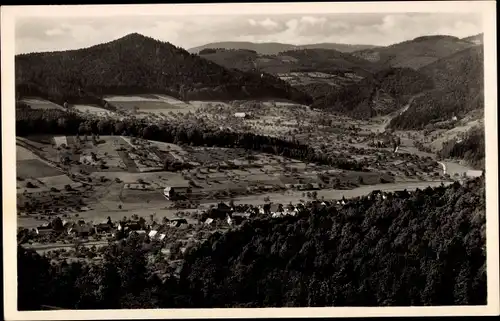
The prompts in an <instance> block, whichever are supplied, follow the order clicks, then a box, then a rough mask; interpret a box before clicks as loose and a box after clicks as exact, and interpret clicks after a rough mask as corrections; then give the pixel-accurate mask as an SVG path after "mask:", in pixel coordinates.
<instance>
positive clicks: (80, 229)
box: [68, 224, 95, 237]
mask: <svg viewBox="0 0 500 321" xmlns="http://www.w3.org/2000/svg"><path fill="white" fill-rule="evenodd" d="M94 231H95V229H94V227H93V226H92V224H82V225H79V224H74V225H73V226H71V227H70V228H69V230H68V234H70V235H74V236H79V237H85V236H89V235H91V234H92V232H94Z"/></svg>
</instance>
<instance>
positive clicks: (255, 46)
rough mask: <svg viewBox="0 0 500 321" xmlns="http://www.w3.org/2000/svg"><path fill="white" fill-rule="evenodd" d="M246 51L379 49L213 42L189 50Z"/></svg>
mask: <svg viewBox="0 0 500 321" xmlns="http://www.w3.org/2000/svg"><path fill="white" fill-rule="evenodd" d="M218 48H222V49H236V50H240V49H244V50H253V51H255V52H256V53H258V54H261V55H277V54H279V53H280V52H283V51H290V50H301V49H333V50H337V51H340V52H354V51H358V50H363V49H372V48H377V46H374V45H350V44H342V43H316V44H310V45H300V46H297V45H290V44H286V43H279V42H264V43H254V42H240V41H223V42H212V43H209V44H206V45H203V46H198V47H194V48H191V49H189V50H188V51H189V52H190V53H196V54H197V53H199V52H200V51H201V50H203V49H218Z"/></svg>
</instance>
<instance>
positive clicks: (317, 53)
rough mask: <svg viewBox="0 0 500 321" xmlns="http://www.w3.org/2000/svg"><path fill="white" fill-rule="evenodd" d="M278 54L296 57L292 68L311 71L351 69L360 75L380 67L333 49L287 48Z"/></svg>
mask: <svg viewBox="0 0 500 321" xmlns="http://www.w3.org/2000/svg"><path fill="white" fill-rule="evenodd" d="M278 56H290V57H293V58H295V59H297V60H298V61H297V62H296V63H292V64H291V65H292V67H291V68H292V69H293V70H303V71H306V70H308V69H309V70H310V71H313V72H330V71H331V72H335V71H339V70H345V71H349V70H353V72H355V73H359V74H360V75H362V76H368V75H371V74H372V73H375V72H377V71H379V70H380V69H381V66H380V65H379V64H377V63H373V62H371V61H368V60H365V59H362V58H358V57H356V56H354V55H351V54H349V53H344V52H340V51H337V50H333V49H319V48H316V49H301V50H288V51H284V52H281V53H279V55H278Z"/></svg>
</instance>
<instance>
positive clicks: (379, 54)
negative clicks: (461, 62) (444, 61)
mask: <svg viewBox="0 0 500 321" xmlns="http://www.w3.org/2000/svg"><path fill="white" fill-rule="evenodd" d="M473 45H474V44H472V43H471V42H469V41H465V40H462V39H459V38H457V37H453V36H447V35H433V36H423V37H417V38H415V39H412V40H407V41H403V42H400V43H396V44H393V45H390V46H387V47H380V48H374V49H365V50H360V51H356V52H354V53H353V55H355V56H357V57H360V58H364V59H370V60H372V61H375V62H377V63H379V64H382V65H384V66H386V67H407V68H412V69H415V70H417V69H419V68H421V67H423V66H425V65H428V64H430V63H433V62H434V61H436V60H438V59H441V58H443V57H447V56H450V55H453V54H455V53H456V52H459V51H461V50H464V49H467V48H469V47H472V46H473ZM369 57H370V58H369ZM375 57H376V58H375Z"/></svg>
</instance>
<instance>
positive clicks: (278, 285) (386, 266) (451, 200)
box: [181, 178, 486, 308]
mask: <svg viewBox="0 0 500 321" xmlns="http://www.w3.org/2000/svg"><path fill="white" fill-rule="evenodd" d="M484 190H485V187H484V179H482V178H481V179H476V180H475V181H470V182H468V183H467V184H465V185H464V186H461V185H460V184H459V183H455V184H454V185H452V186H450V187H438V188H435V189H432V188H427V189H425V190H420V191H417V192H415V193H411V194H410V193H405V192H402V193H399V194H400V195H398V196H394V197H389V198H387V199H386V200H383V199H378V200H373V199H372V200H369V199H367V198H366V197H364V198H361V199H359V200H357V201H356V200H354V201H352V202H350V203H349V204H348V205H347V206H346V207H344V208H342V209H340V210H337V209H334V208H328V207H322V206H318V207H317V208H316V209H312V210H305V211H304V214H303V215H300V217H299V218H284V219H279V220H259V221H254V222H252V223H250V224H247V225H244V226H243V227H242V228H241V229H240V230H238V231H232V232H229V233H226V234H223V235H221V236H218V237H217V236H213V237H212V238H211V239H210V240H209V241H207V242H205V243H204V244H203V245H202V246H201V247H200V248H199V249H198V250H197V251H195V252H194V253H192V254H191V255H189V256H188V257H187V259H186V264H185V265H184V269H183V271H182V273H181V280H183V281H184V282H185V283H181V289H185V291H186V294H188V293H189V294H190V295H191V296H190V297H189V298H190V300H191V302H192V303H191V304H192V306H193V307H207V308H208V307H227V306H239V307H259V306H274V307H279V306H317V307H319V306H412V305H452V304H464V305H467V304H486V275H485V273H486V267H485V264H486V261H485V250H484V249H485V235H486V234H485V233H486V224H485V194H484Z"/></svg>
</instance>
